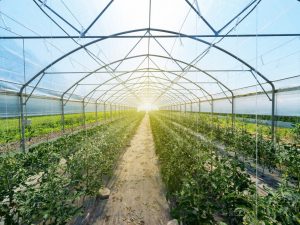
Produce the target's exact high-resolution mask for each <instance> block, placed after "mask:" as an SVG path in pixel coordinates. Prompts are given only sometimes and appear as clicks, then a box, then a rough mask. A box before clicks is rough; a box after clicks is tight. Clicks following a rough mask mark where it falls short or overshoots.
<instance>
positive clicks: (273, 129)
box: [271, 85, 275, 144]
mask: <svg viewBox="0 0 300 225" xmlns="http://www.w3.org/2000/svg"><path fill="white" fill-rule="evenodd" d="M271 119H272V127H271V131H272V142H273V144H275V87H274V85H272V116H271Z"/></svg>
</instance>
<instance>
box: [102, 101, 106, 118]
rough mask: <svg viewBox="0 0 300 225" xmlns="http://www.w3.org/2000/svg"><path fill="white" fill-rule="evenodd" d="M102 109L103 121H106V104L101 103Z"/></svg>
mask: <svg viewBox="0 0 300 225" xmlns="http://www.w3.org/2000/svg"><path fill="white" fill-rule="evenodd" d="M103 111H104V121H106V104H105V102H104V104H103Z"/></svg>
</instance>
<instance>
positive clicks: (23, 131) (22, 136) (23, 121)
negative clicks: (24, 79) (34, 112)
mask: <svg viewBox="0 0 300 225" xmlns="http://www.w3.org/2000/svg"><path fill="white" fill-rule="evenodd" d="M20 107H21V108H20V113H21V120H20V122H21V149H22V150H23V152H25V149H26V143H25V141H26V140H25V118H24V103H23V95H22V94H21V95H20Z"/></svg>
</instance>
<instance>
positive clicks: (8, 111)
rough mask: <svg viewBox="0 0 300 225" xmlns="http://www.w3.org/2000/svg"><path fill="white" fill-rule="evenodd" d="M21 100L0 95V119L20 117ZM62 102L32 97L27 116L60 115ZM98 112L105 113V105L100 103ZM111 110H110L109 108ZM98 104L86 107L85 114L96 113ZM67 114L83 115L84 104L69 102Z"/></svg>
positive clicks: (89, 104) (65, 108)
mask: <svg viewBox="0 0 300 225" xmlns="http://www.w3.org/2000/svg"><path fill="white" fill-rule="evenodd" d="M19 105H20V98H19V97H18V96H17V95H12V94H11V93H10V94H5V93H0V117H1V118H11V117H19V116H20V107H19ZM61 109H62V108H61V101H60V100H58V99H50V98H46V97H36V96H34V97H31V98H30V100H29V101H28V102H27V104H26V110H25V114H26V115H27V116H41V115H60V114H62V111H61ZM97 110H98V112H101V111H104V107H103V104H101V103H98V106H97ZM107 110H109V108H107ZM95 111H96V104H95V103H88V104H86V105H85V112H95ZM64 113H65V114H73V113H83V102H78V101H69V102H68V103H67V104H66V105H65V106H64Z"/></svg>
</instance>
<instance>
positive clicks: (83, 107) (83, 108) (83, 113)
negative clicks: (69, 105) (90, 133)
mask: <svg viewBox="0 0 300 225" xmlns="http://www.w3.org/2000/svg"><path fill="white" fill-rule="evenodd" d="M82 115H83V126H84V128H86V126H85V104H84V100H83V101H82Z"/></svg>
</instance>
